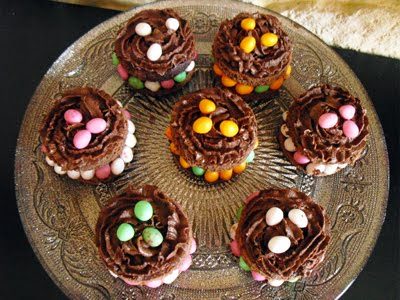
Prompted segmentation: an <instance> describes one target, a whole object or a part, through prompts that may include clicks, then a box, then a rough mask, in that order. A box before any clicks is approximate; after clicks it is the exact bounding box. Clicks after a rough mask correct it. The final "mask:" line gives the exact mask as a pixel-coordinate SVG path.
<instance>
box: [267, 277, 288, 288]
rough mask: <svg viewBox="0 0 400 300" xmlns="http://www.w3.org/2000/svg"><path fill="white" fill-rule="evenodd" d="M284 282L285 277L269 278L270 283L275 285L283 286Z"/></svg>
mask: <svg viewBox="0 0 400 300" xmlns="http://www.w3.org/2000/svg"><path fill="white" fill-rule="evenodd" d="M284 282H285V280H283V279H268V284H269V285H270V286H275V287H278V286H281V285H282V284H283V283H284Z"/></svg>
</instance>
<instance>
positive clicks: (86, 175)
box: [81, 170, 94, 180]
mask: <svg viewBox="0 0 400 300" xmlns="http://www.w3.org/2000/svg"><path fill="white" fill-rule="evenodd" d="M81 176H82V178H83V179H85V180H90V179H92V178H93V177H94V170H87V171H82V172H81Z"/></svg>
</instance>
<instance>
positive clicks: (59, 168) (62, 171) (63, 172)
mask: <svg viewBox="0 0 400 300" xmlns="http://www.w3.org/2000/svg"><path fill="white" fill-rule="evenodd" d="M54 172H56V173H57V174H59V175H64V174H65V173H67V171H64V170H63V169H61V167H60V166H59V165H54Z"/></svg>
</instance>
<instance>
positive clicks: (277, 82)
mask: <svg viewBox="0 0 400 300" xmlns="http://www.w3.org/2000/svg"><path fill="white" fill-rule="evenodd" d="M283 80H284V78H283V77H282V76H281V77H279V78H278V79H276V80H275V81H274V82H272V84H271V85H270V86H269V88H270V89H271V90H278V89H279V88H280V87H281V86H282V84H283Z"/></svg>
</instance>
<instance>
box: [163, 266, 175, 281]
mask: <svg viewBox="0 0 400 300" xmlns="http://www.w3.org/2000/svg"><path fill="white" fill-rule="evenodd" d="M178 276H179V269H175V270H173V271H172V272H171V273H169V274H168V275H167V276H165V277H164V278H163V282H164V283H165V284H171V283H173V282H174V281H175V280H176V278H178Z"/></svg>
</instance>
